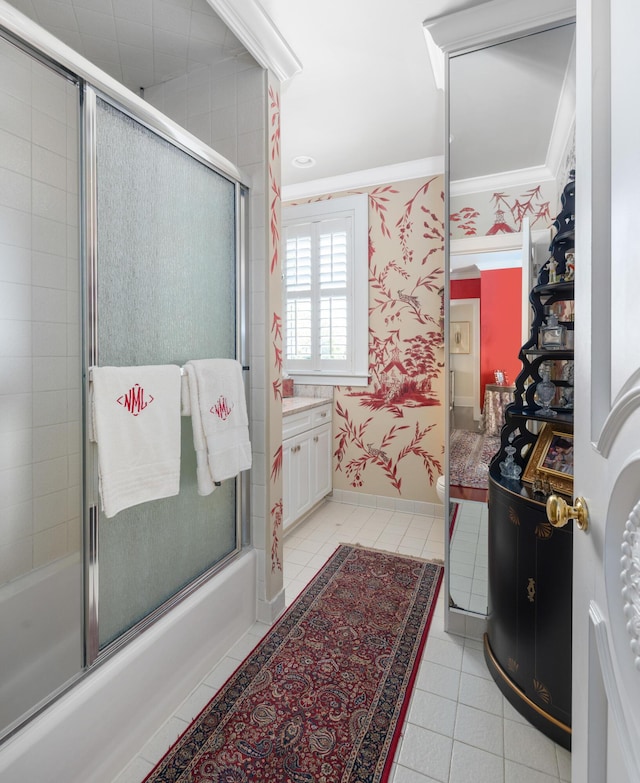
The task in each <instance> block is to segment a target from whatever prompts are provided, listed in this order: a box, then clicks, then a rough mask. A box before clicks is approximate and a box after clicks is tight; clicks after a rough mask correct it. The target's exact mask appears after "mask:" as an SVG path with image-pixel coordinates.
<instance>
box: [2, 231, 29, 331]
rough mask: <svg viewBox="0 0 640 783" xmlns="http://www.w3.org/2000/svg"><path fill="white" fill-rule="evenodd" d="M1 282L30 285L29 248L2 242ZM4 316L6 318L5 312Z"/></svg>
mask: <svg viewBox="0 0 640 783" xmlns="http://www.w3.org/2000/svg"><path fill="white" fill-rule="evenodd" d="M0 282H3V283H22V284H24V285H30V283H31V250H30V249H29V248H28V247H17V246H15V245H7V244H4V243H2V242H0ZM3 315H4V316H5V317H6V313H4V311H3ZM29 317H31V316H29Z"/></svg>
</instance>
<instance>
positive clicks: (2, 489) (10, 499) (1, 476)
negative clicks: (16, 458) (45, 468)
mask: <svg viewBox="0 0 640 783" xmlns="http://www.w3.org/2000/svg"><path fill="white" fill-rule="evenodd" d="M32 484H33V468H32V466H31V465H20V467H17V468H9V469H8V470H0V508H6V507H8V506H15V505H17V504H19V503H24V502H25V501H30V500H31V497H32Z"/></svg>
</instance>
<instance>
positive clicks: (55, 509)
mask: <svg viewBox="0 0 640 783" xmlns="http://www.w3.org/2000/svg"><path fill="white" fill-rule="evenodd" d="M67 519H68V516H67V490H66V489H61V490H59V491H58V492H52V493H51V494H49V495H43V496H42V497H39V498H34V500H33V532H34V533H41V532H42V531H43V530H47V529H48V528H50V527H56V526H57V525H60V524H62V523H63V522H66V521H67Z"/></svg>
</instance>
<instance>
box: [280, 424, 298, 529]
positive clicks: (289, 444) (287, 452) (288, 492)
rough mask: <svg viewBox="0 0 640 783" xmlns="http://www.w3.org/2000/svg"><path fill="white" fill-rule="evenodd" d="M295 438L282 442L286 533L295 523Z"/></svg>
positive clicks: (283, 517)
mask: <svg viewBox="0 0 640 783" xmlns="http://www.w3.org/2000/svg"><path fill="white" fill-rule="evenodd" d="M294 447H295V438H287V440H283V441H282V530H283V531H286V529H287V528H288V527H289V525H291V524H292V522H293V521H294V519H295V517H294V513H293V512H294V505H295V500H294V498H293V496H292V495H293V492H292V488H293V487H294V485H295V481H294V477H293V466H292V457H293V454H292V451H293V448H294Z"/></svg>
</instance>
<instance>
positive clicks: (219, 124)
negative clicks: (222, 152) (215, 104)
mask: <svg viewBox="0 0 640 783" xmlns="http://www.w3.org/2000/svg"><path fill="white" fill-rule="evenodd" d="M237 128H238V125H237V121H236V111H235V107H233V106H232V107H227V106H225V107H224V108H222V109H215V110H214V111H212V112H211V139H212V146H214V147H215V145H216V144H217V143H218V141H219V140H221V139H227V138H232V137H233V136H235V135H236V131H237Z"/></svg>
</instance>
